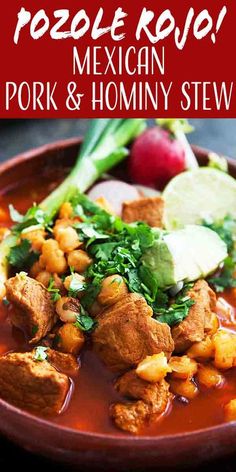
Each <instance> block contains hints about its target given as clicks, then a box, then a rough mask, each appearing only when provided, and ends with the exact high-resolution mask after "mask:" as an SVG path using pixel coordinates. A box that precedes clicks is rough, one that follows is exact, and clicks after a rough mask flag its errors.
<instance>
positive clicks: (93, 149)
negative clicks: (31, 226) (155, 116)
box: [0, 118, 146, 298]
mask: <svg viewBox="0 0 236 472" xmlns="http://www.w3.org/2000/svg"><path fill="white" fill-rule="evenodd" d="M145 127H146V121H145V120H143V119H131V118H128V119H118V118H117V119H95V120H92V121H91V123H90V127H89V129H88V131H87V134H86V136H85V138H84V141H83V144H82V146H81V149H80V152H79V155H78V158H77V161H76V163H75V166H74V167H73V169H72V170H71V172H70V174H69V175H68V176H67V177H66V179H65V180H64V181H63V182H62V184H60V185H59V186H58V187H57V188H56V189H55V190H54V191H53V192H52V193H51V194H50V195H49V196H48V197H47V198H45V200H43V202H42V203H41V205H40V208H41V209H42V210H43V211H44V213H45V215H46V217H47V220H48V221H51V220H52V219H53V218H54V217H55V215H56V214H57V212H58V210H59V208H60V207H61V205H62V204H63V202H65V201H68V200H70V199H71V198H72V197H73V195H75V193H76V192H77V191H78V190H80V192H85V191H86V190H87V189H88V188H89V187H90V186H91V185H92V184H93V183H94V182H95V181H96V180H97V179H98V178H99V177H100V176H101V175H102V174H103V173H104V172H107V171H108V170H109V169H111V168H112V167H113V166H115V165H117V164H118V163H119V162H120V161H122V159H124V158H125V157H126V156H127V154H128V149H127V148H126V147H125V146H127V145H128V144H129V142H130V141H132V140H133V139H134V138H135V137H136V136H138V135H139V134H140V133H141V132H142V131H143V130H144V129H145ZM18 237H19V234H14V233H13V232H12V233H11V234H10V235H9V236H8V237H7V238H6V239H5V240H4V241H3V242H2V243H1V244H0V298H2V297H3V296H4V291H5V290H4V283H5V281H6V279H7V274H8V255H9V252H10V249H11V248H12V247H14V246H15V245H16V244H17V240H18Z"/></svg>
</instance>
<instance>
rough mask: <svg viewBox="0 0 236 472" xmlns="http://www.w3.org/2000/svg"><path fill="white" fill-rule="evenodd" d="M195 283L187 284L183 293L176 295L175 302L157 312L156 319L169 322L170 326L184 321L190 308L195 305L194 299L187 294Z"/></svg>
mask: <svg viewBox="0 0 236 472" xmlns="http://www.w3.org/2000/svg"><path fill="white" fill-rule="evenodd" d="M192 286H193V284H186V285H185V286H184V288H183V290H181V293H180V294H179V295H178V296H177V297H176V299H175V301H174V303H171V305H170V306H169V307H168V308H162V309H159V310H158V313H156V319H157V320H158V321H160V322H161V323H167V324H168V325H169V326H174V325H175V324H178V323H180V322H181V321H183V320H184V319H185V318H186V316H187V315H188V313H189V309H190V308H191V306H193V305H194V303H195V302H194V300H193V299H192V298H191V297H189V296H188V295H186V293H187V292H188V291H189V290H190V288H192Z"/></svg>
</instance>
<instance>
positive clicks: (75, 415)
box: [0, 178, 236, 436]
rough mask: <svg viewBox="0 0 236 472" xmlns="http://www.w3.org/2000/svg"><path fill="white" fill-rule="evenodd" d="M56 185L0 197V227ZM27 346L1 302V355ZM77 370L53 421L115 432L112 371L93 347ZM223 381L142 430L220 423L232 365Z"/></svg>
mask: <svg viewBox="0 0 236 472" xmlns="http://www.w3.org/2000/svg"><path fill="white" fill-rule="evenodd" d="M54 185H56V182H52V181H51V180H50V178H49V179H48V180H46V181H44V187H43V188H42V185H41V184H39V182H38V179H36V178H35V179H33V180H31V181H30V182H29V181H28V182H27V181H25V182H21V184H20V185H18V186H16V187H15V188H11V189H10V190H8V191H5V192H3V193H2V195H0V225H1V226H6V225H10V219H9V213H8V204H9V203H12V204H13V205H14V206H15V207H16V208H17V210H18V211H20V212H24V211H25V210H26V209H27V208H28V207H29V206H31V205H32V203H33V202H39V201H40V200H42V198H44V196H45V195H46V194H47V193H48V192H49V191H50V190H51V189H52V188H53V187H54ZM221 298H223V300H224V303H227V304H228V305H227V307H228V312H229V313H228V316H227V317H225V314H223V313H222V312H221V311H220V310H219V313H218V315H219V318H220V322H221V324H222V326H224V327H227V328H228V329H231V330H234V331H236V309H235V308H234V307H236V293H234V291H233V290H232V291H228V292H226V293H224V294H223V295H221ZM27 349H28V350H30V348H29V346H28V345H27V343H26V341H25V339H24V336H23V334H22V333H21V332H20V331H19V330H17V329H16V328H12V326H11V323H10V312H9V308H6V307H5V306H3V305H2V304H1V305H0V354H5V353H7V352H9V351H25V350H27ZM80 361H81V369H80V371H79V375H78V378H77V379H75V380H74V389H73V393H72V395H71V399H70V402H69V404H68V405H67V407H66V408H65V410H64V411H63V413H61V414H60V415H59V416H57V417H53V418H51V421H52V422H54V423H57V424H61V425H63V426H67V427H72V428H75V429H79V430H83V431H90V432H98V433H112V434H114V433H116V434H117V435H124V434H125V433H123V432H120V431H118V430H117V429H116V428H115V427H114V425H113V424H112V422H111V420H110V419H109V407H110V405H111V404H112V403H113V402H115V401H117V400H121V398H120V397H119V395H118V394H117V393H116V392H115V389H114V388H113V381H114V378H115V377H114V374H112V373H110V372H109V370H108V369H107V368H106V367H104V366H103V364H102V363H101V362H100V361H99V359H98V358H97V357H96V355H95V354H94V353H93V351H92V349H91V347H90V346H89V345H87V347H85V348H84V350H83V352H82V354H81V358H80ZM225 378H226V381H225V384H224V385H223V387H221V388H217V389H208V390H207V389H205V390H203V389H201V391H200V393H199V395H198V396H197V397H196V398H195V399H194V400H192V401H191V402H189V403H181V402H180V401H179V400H177V399H175V400H174V401H173V404H172V405H171V406H170V408H169V410H168V411H167V412H166V413H165V415H163V416H161V417H160V418H158V419H157V421H155V422H153V423H152V424H150V425H149V426H147V427H146V428H145V429H143V431H142V433H141V434H143V435H150V436H158V435H168V434H173V433H181V432H187V431H193V430H196V429H199V428H204V427H209V426H213V425H217V424H220V423H223V422H224V412H223V406H224V405H225V404H226V403H227V402H228V401H229V400H231V399H233V398H236V369H233V370H230V371H228V372H226V374H225Z"/></svg>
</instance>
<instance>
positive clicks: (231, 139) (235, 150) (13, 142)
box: [0, 119, 236, 161]
mask: <svg viewBox="0 0 236 472" xmlns="http://www.w3.org/2000/svg"><path fill="white" fill-rule="evenodd" d="M190 121H191V123H192V124H193V125H194V127H195V132H194V133H192V134H190V135H189V140H190V141H191V142H192V143H194V144H198V145H199V146H203V147H207V148H209V149H212V150H213V151H215V152H218V153H223V154H225V155H228V156H231V157H236V119H225V120H220V119H211V120H190ZM87 123H88V120H4V121H3V120H0V161H4V160H5V159H8V158H9V157H12V156H14V155H15V154H19V153H21V152H22V151H25V150H28V149H31V148H33V147H36V146H40V145H42V144H45V143H49V142H52V141H56V140H58V139H64V138H71V137H75V136H81V135H83V134H84V132H85V130H86V127H87Z"/></svg>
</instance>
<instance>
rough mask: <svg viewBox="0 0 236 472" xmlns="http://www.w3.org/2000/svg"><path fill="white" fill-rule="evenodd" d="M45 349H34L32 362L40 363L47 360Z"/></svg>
mask: <svg viewBox="0 0 236 472" xmlns="http://www.w3.org/2000/svg"><path fill="white" fill-rule="evenodd" d="M47 349H48V348H47V347H44V346H38V347H36V349H35V352H34V360H35V361H39V362H42V361H46V359H47V357H48V356H47Z"/></svg>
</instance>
